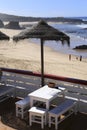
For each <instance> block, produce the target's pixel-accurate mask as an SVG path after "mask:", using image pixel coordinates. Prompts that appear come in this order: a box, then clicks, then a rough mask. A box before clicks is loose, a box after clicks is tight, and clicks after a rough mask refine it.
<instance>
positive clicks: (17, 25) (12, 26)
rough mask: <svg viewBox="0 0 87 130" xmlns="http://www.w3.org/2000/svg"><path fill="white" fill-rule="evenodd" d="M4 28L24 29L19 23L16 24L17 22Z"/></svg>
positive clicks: (10, 23)
mask: <svg viewBox="0 0 87 130" xmlns="http://www.w3.org/2000/svg"><path fill="white" fill-rule="evenodd" d="M4 28H7V29H22V28H21V27H20V25H19V22H16V21H11V22H9V23H8V24H6V25H5V26H4Z"/></svg>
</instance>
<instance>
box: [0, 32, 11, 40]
mask: <svg viewBox="0 0 87 130" xmlns="http://www.w3.org/2000/svg"><path fill="white" fill-rule="evenodd" d="M9 39H10V38H9V36H7V35H6V34H4V33H3V32H1V31H0V40H9Z"/></svg>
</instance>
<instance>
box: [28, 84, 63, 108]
mask: <svg viewBox="0 0 87 130" xmlns="http://www.w3.org/2000/svg"><path fill="white" fill-rule="evenodd" d="M61 92H62V91H61V90H59V89H55V88H50V87H48V85H45V86H44V87H42V88H40V89H38V90H36V91H34V92H32V93H30V94H28V96H29V98H30V107H32V106H33V105H34V101H41V102H45V103H46V109H47V110H49V107H50V101H52V100H53V99H55V98H56V97H57V96H58V94H59V93H61Z"/></svg>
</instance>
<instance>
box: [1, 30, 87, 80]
mask: <svg viewBox="0 0 87 130" xmlns="http://www.w3.org/2000/svg"><path fill="white" fill-rule="evenodd" d="M0 31H2V32H4V33H5V34H7V35H8V36H10V37H13V36H14V35H16V34H18V33H19V32H20V31H21V30H12V29H0ZM40 56H41V53H40V45H39V44H36V43H33V42H32V41H31V40H28V39H27V40H21V41H20V42H18V43H14V42H13V40H12V39H11V40H10V41H0V67H6V68H15V69H23V70H31V71H35V72H40V71H41V65H40V61H41V59H40V58H41V57H40ZM44 71H45V73H46V74H53V75H58V76H66V77H70V78H77V79H83V80H87V59H82V61H80V60H79V57H78V59H76V57H75V56H73V55H72V56H71V60H69V55H68V54H62V53H59V52H56V51H54V50H53V49H51V48H49V47H47V46H44Z"/></svg>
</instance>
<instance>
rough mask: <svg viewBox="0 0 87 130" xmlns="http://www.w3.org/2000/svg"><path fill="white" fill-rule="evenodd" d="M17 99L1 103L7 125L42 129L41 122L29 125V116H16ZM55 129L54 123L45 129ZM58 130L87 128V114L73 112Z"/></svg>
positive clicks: (22, 129)
mask: <svg viewBox="0 0 87 130" xmlns="http://www.w3.org/2000/svg"><path fill="white" fill-rule="evenodd" d="M17 100H18V99H13V98H10V99H7V100H6V101H4V102H2V103H0V117H1V122H2V123H3V124H5V125H7V127H11V128H14V129H16V130H35V129H37V130H41V126H40V125H39V124H34V125H32V126H31V127H30V126H29V124H28V122H29V119H28V116H27V118H26V119H25V120H22V119H20V118H17V117H16V116H15V102H16V101H17ZM53 129H54V125H53V126H52V127H51V128H49V127H48V125H47V126H45V128H44V130H53ZM58 130H87V114H83V113H77V115H74V114H72V115H71V116H70V117H69V118H67V119H65V120H64V121H63V122H62V123H60V124H59V128H58Z"/></svg>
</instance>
